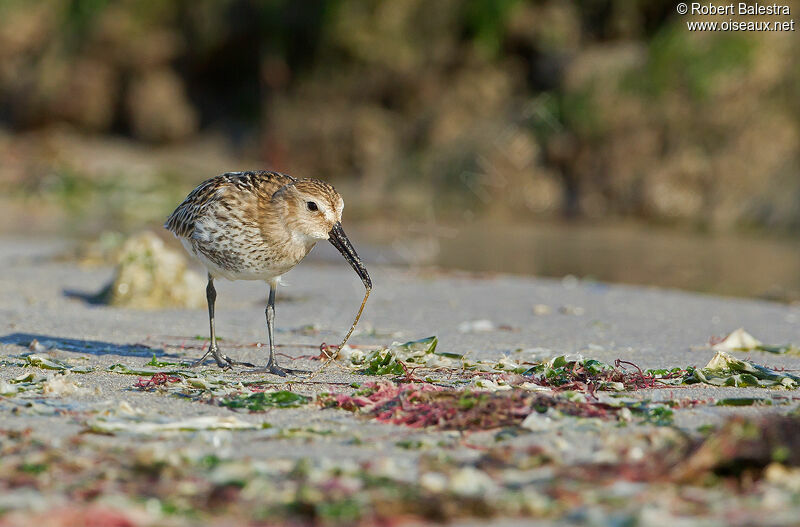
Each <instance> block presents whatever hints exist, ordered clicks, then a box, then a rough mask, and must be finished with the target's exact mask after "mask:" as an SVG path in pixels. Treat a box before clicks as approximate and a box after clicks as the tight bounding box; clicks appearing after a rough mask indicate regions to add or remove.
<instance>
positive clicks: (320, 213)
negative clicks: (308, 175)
mask: <svg viewBox="0 0 800 527" xmlns="http://www.w3.org/2000/svg"><path fill="white" fill-rule="evenodd" d="M272 199H273V201H276V202H279V203H280V204H281V205H282V206H281V207H278V210H280V211H281V216H282V218H281V221H282V223H283V225H284V226H285V227H286V229H287V230H288V231H289V233H290V234H291V236H292V237H293V238H296V239H301V240H303V241H305V242H307V243H310V244H312V245H313V244H314V243H316V242H317V241H320V240H327V239H328V238H329V236H330V234H329V233H330V231H331V229H333V227H334V225H336V224H337V223H339V222H341V221H342V210H343V209H344V200H342V197H341V196H340V195H339V193H338V192H336V189H334V188H333V186H332V185H329V184H328V183H325V182H324V181H320V180H318V179H301V180H299V181H297V182H295V183H291V184H289V185H286V186H284V187H283V188H281V189H280V190H278V191H277V192H276V193H275V195H274V196H273V197H272Z"/></svg>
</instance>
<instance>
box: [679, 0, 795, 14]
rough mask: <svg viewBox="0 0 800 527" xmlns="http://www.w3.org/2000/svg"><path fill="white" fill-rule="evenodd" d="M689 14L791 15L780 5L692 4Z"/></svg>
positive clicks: (789, 11)
mask: <svg viewBox="0 0 800 527" xmlns="http://www.w3.org/2000/svg"><path fill="white" fill-rule="evenodd" d="M689 13H690V14H692V15H760V16H769V15H791V14H792V13H791V9H790V8H789V6H788V5H780V4H759V3H755V4H747V3H745V2H739V3H738V4H735V3H731V4H714V3H710V2H709V3H700V2H692V3H691V7H690V10H689Z"/></svg>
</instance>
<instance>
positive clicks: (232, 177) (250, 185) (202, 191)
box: [164, 171, 297, 238]
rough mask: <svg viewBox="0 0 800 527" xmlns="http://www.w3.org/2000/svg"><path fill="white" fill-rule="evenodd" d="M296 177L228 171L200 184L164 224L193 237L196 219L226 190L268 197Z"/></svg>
mask: <svg viewBox="0 0 800 527" xmlns="http://www.w3.org/2000/svg"><path fill="white" fill-rule="evenodd" d="M296 181H297V180H296V179H295V178H293V177H292V176H289V175H286V174H281V173H279V172H269V171H259V172H228V173H226V174H221V175H219V176H216V177H213V178H211V179H207V180H206V181H203V182H202V183H200V185H198V186H197V188H195V189H194V190H193V191H191V192H190V193H189V195H188V196H186V199H185V200H183V203H181V204H180V205H178V208H176V209H175V211H174V212H173V213H172V214H170V216H169V218H167V221H166V223H164V227H165V228H166V229H167V230H168V231H170V232H172V233H174V234H175V235H176V236H180V237H182V238H191V237H192V233H193V232H194V227H195V222H196V221H197V219H198V218H200V217H202V215H203V214H204V213H205V211H206V209H207V208H208V206H209V205H211V204H213V203H216V202H217V200H218V198H220V197H221V196H222V195H223V194H224V193H225V192H227V191H234V192H246V193H252V194H255V195H257V196H259V197H261V198H262V199H269V198H270V197H271V196H272V195H273V194H274V193H275V192H276V191H277V190H278V189H279V188H281V187H283V186H284V185H288V184H290V183H295V182H296Z"/></svg>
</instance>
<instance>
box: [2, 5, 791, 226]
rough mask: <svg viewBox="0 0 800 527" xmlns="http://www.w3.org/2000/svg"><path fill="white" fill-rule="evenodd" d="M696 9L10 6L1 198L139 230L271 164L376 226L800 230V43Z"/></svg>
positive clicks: (73, 222)
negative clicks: (604, 224)
mask: <svg viewBox="0 0 800 527" xmlns="http://www.w3.org/2000/svg"><path fill="white" fill-rule="evenodd" d="M790 4H791V5H792V7H793V10H797V9H800V5H795V2H790ZM686 20H687V18H686V17H679V16H678V15H677V14H676V13H675V3H674V2H672V1H666V0H663V1H662V0H578V1H575V2H567V1H562V0H527V1H526V0H442V1H440V2H435V3H431V2H423V1H422V0H354V1H343V0H319V1H316V2H293V1H289V0H265V1H256V0H174V1H156V0H118V1H113V2H112V1H109V0H39V1H24V0H0V190H2V191H4V194H5V198H4V199H5V200H6V201H8V202H11V203H12V206H11V207H10V208H6V210H7V211H11V214H16V213H17V211H18V210H20V209H19V207H20V206H22V207H25V208H27V209H30V208H31V207H30V206H31V204H34V203H35V204H36V205H37V206H46V207H52V208H53V209H58V210H63V211H64V212H63V217H67V218H69V223H68V225H69V226H70V227H74V228H80V227H81V225H83V224H84V223H85V222H86V221H90V220H95V221H101V222H111V223H112V224H115V225H118V226H122V227H123V228H125V227H127V226H130V227H134V226H136V225H137V224H139V223H142V222H144V223H146V222H157V221H160V220H161V219H163V217H164V216H165V215H166V214H167V213H169V212H170V209H171V207H172V206H173V205H174V204H175V203H177V201H178V200H179V199H180V197H181V196H182V195H183V194H185V192H187V191H188V190H189V189H190V188H192V187H193V186H194V185H195V184H196V183H197V182H199V181H201V180H203V179H205V178H207V177H210V176H212V175H214V174H215V173H217V172H222V171H225V170H241V169H252V168H273V169H277V170H282V171H287V172H290V173H293V174H296V175H300V176H313V177H320V178H324V179H329V180H332V181H333V182H334V183H335V184H337V185H340V186H342V187H343V188H345V189H346V190H347V191H348V194H349V195H350V196H357V199H353V200H351V201H349V202H348V211H349V212H348V213H349V214H353V213H355V215H360V216H361V217H364V218H368V217H374V216H377V215H379V216H380V217H382V218H395V219H404V218H407V217H415V218H434V219H448V218H449V219H460V218H462V217H476V216H477V217H483V216H487V217H493V218H499V219H513V220H514V221H519V220H520V219H527V218H530V219H534V218H552V217H559V216H563V215H569V216H575V217H585V218H590V219H592V220H595V219H608V218H623V217H624V218H628V217H634V218H640V219H646V220H649V221H656V222H665V223H682V224H688V225H694V226H698V227H702V228H708V229H718V230H726V229H728V230H729V229H734V228H741V227H748V228H749V227H758V228H765V227H766V228H777V229H783V230H792V229H797V228H798V227H800V177H798V175H799V174H798V167H799V166H800V162H799V161H800V103H798V98H797V93H798V92H800V73H799V70H798V68H797V64H798V62H797V58H798V57H797V54H798V49H800V46H798V45H797V44H798V37H797V36H796V35H797V34H796V33H787V34H766V33H723V32H719V33H692V32H689V31H688V30H687V29H686V25H685V22H686ZM20 203H22V204H23V205H19V204H20ZM15 204H16V205H15ZM15 207H17V208H15ZM42 208H44V207H42ZM6 214H9V212H6ZM44 216H45V215H44V213H42V217H44ZM37 217H38V216H37ZM56 217H57V218H58V217H59V216H58V215H57V216H56ZM18 223H19V222H17V223H16V224H14V223H13V222H11V223H9V222H6V225H7V228H10V227H8V226H9V225H17V224H18ZM42 223H46V220H44V219H43V220H42ZM56 224H57V225H62V222H61V220H57V221H56ZM37 225H39V223H37V221H35V220H31V221H30V222H27V223H26V226H27V227H29V228H35V227H36V226H37Z"/></svg>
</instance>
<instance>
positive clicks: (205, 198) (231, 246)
mask: <svg viewBox="0 0 800 527" xmlns="http://www.w3.org/2000/svg"><path fill="white" fill-rule="evenodd" d="M343 208H344V201H343V200H342V197H341V196H340V195H339V193H338V192H336V189H334V188H333V186H331V185H330V184H328V183H326V182H324V181H320V180H318V179H296V178H293V177H291V176H288V175H285V174H279V173H277V172H267V171H261V172H230V173H227V174H222V175H220V176H217V177H214V178H211V179H209V180H207V181H204V182H203V183H201V184H200V185H199V186H198V187H197V188H196V189H194V190H193V191H192V192H191V193H190V194H189V195H188V196H187V197H186V199H185V200H184V201H183V203H181V204H180V205H178V208H177V209H175V212H173V213H172V214H171V215H170V217H169V218H167V222H166V223H165V224H164V227H165V228H167V229H168V230H169V231H171V232H172V233H173V234H175V236H177V237H178V239H180V241H181V243H183V246H184V247H185V248H186V250H187V251H189V253H191V254H193V255H195V256H196V257H197V258H198V259H199V260H200V262H202V263H203V265H204V266H205V267H206V269H207V270H208V285H207V286H206V299H207V300H208V320H209V327H210V331H211V346H210V347H209V349H208V351H207V352H206V353H205V355H203V356H202V357H201V358H200V359H199V360H197V361H196V362H195V363H193V366H196V365H198V364H202V363H203V361H204V360H205V359H206V357H208V355H209V354H211V356H212V357H214V360H216V361H217V365H218V366H220V367H221V368H229V367H232V366H233V365H244V366H253V365H252V364H249V363H244V362H237V361H234V360H232V359H230V358H229V357H227V356H226V355H223V354H221V353H220V350H219V347H218V346H217V339H216V334H215V330H214V301H215V300H216V298H217V292H216V290H215V289H214V279H215V278H219V277H222V278H227V279H229V280H263V281H265V282H266V283H267V284H269V297H268V300H267V309H266V316H267V334H268V336H269V360H268V361H267V365H266V366H265V367H263V368H257V369H254V370H251V371H252V372H256V373H257V372H268V373H274V374H276V375H281V376H285V375H286V373H287V372H289V373H293V372H297V371H298V370H289V369H284V368H281V367H280V366H278V364H277V362H276V359H275V342H274V337H273V328H274V323H275V322H274V321H275V289H276V288H277V285H278V279H279V278H280V276H281V275H282V274H284V273H286V272H287V271H289V270H290V269H291V268H293V267H294V266H295V265H297V264H298V263H299V262H300V260H302V259H303V258H304V257H305V256H306V255H307V254H308V253H309V251H310V250H311V249H312V248H313V247H314V245H315V244H316V243H317V242H318V241H320V240H328V241H330V242H331V244H333V246H334V247H336V248H337V249H338V250H339V252H341V253H342V255H343V256H344V257H345V259H346V260H347V261H348V262H349V263H350V265H351V266H352V267H353V269H355V271H356V272H357V273H358V276H359V277H360V278H361V281H362V282H364V286H365V287H366V294H365V295H364V300H363V301H362V302H361V308H360V309H359V311H358V313H357V314H356V318H355V320H354V321H353V324H352V326H351V327H350V331H349V332H348V333H347V335H346V336H345V338H344V340H343V341H342V344H341V345H342V346H343V345H344V344H345V343H346V342H347V339H348V338H350V335H351V334H352V333H353V330H354V329H355V327H356V324H358V319H359V318H360V317H361V312H362V311H363V310H364V305H365V304H366V302H367V298H368V297H369V293H370V291H371V290H372V280H371V279H370V277H369V273H368V272H367V268H366V267H364V264H363V263H362V262H361V258H359V256H358V254H357V253H356V251H355V249H354V248H353V246H352V244H351V243H350V240H349V239H348V238H347V235H346V234H345V233H344V230H343V229H342V223H341V221H342V209H343Z"/></svg>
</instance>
